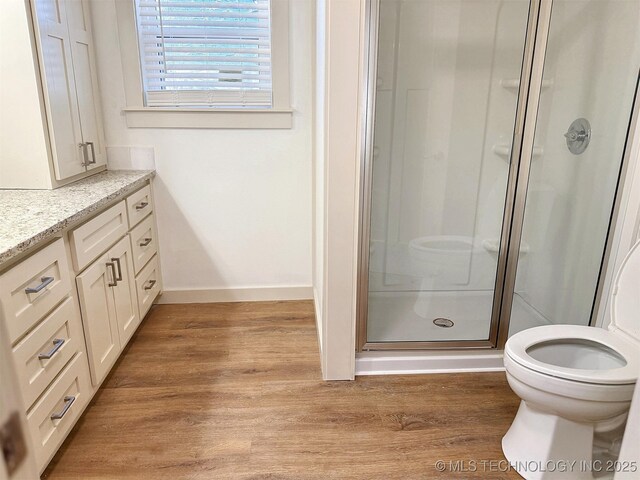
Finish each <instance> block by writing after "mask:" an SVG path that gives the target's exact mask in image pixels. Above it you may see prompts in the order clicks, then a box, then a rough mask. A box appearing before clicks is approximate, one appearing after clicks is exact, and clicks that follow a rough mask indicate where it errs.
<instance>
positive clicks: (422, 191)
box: [358, 0, 640, 350]
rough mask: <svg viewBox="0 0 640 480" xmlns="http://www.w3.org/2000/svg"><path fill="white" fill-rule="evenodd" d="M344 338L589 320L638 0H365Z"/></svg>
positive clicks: (612, 195)
mask: <svg viewBox="0 0 640 480" xmlns="http://www.w3.org/2000/svg"><path fill="white" fill-rule="evenodd" d="M368 29H369V50H370V55H369V60H368V76H367V78H368V86H367V96H366V101H367V109H366V112H367V118H366V122H365V123H366V125H367V131H366V134H365V136H364V137H365V141H366V145H365V148H364V150H365V157H366V158H365V161H364V162H363V165H364V167H363V172H362V179H363V182H362V183H363V191H362V199H361V200H362V205H363V210H362V225H361V252H360V281H359V290H360V292H359V299H358V317H359V320H358V337H359V338H358V346H359V349H361V350H376V349H402V348H418V349H422V348H460V347H475V348H483V347H484V348H495V347H497V348H502V346H503V345H504V342H506V339H507V338H508V336H509V335H511V334H513V333H515V332H518V331H520V330H523V329H526V328H530V327H534V326H538V325H545V324H580V325H589V324H590V323H593V320H594V316H595V307H596V305H597V299H598V298H599V290H600V288H601V283H602V279H601V277H602V275H601V272H602V269H603V263H604V262H605V259H606V251H607V245H608V237H609V231H610V225H611V219H612V218H613V212H614V210H615V207H616V197H617V191H618V185H619V182H620V178H621V176H622V174H623V172H624V167H625V147H626V140H627V136H628V131H629V127H630V124H631V123H632V120H633V121H635V119H634V118H633V112H634V101H635V94H636V89H637V83H638V73H639V70H640V2H638V1H637V0H553V1H551V0H531V1H526V0H371V3H370V12H369V24H368Z"/></svg>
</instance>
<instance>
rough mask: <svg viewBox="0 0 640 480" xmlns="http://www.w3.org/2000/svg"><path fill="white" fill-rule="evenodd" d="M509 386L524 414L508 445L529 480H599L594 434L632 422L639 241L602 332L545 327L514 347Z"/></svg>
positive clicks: (639, 309)
mask: <svg viewBox="0 0 640 480" xmlns="http://www.w3.org/2000/svg"><path fill="white" fill-rule="evenodd" d="M504 365H505V368H506V372H507V380H508V381H509V385H510V386H511V388H512V390H513V391H514V392H515V393H516V394H518V396H520V398H521V399H522V401H521V402H520V408H519V410H518V413H517V415H516V418H515V419H514V421H513V424H512V425H511V428H509V431H508V432H507V434H506V435H505V436H504V438H503V439H502V450H503V452H504V454H505V456H506V458H507V460H509V462H510V463H511V465H512V466H513V468H514V469H515V470H516V471H518V473H520V475H522V476H523V477H524V478H526V479H528V480H533V479H552V478H562V479H582V478H589V479H591V478H593V476H592V471H593V472H597V470H598V469H602V468H604V465H600V464H597V463H596V464H593V460H592V449H593V437H594V433H596V432H597V433H601V432H607V431H611V430H613V429H615V428H618V427H620V426H621V424H622V423H623V422H624V421H625V420H626V416H627V412H628V410H629V405H630V403H631V398H632V396H633V390H634V387H635V384H636V381H637V379H638V374H639V371H640V242H638V243H637V244H636V245H635V246H634V247H633V248H632V249H631V251H630V252H629V254H628V255H627V257H626V258H625V259H624V261H623V263H622V266H621V267H620V270H619V272H618V275H617V277H616V279H615V283H614V287H613V294H612V298H611V324H610V325H609V328H608V329H607V330H605V329H603V328H594V327H585V326H576V325H546V326H542V327H536V328H531V329H529V330H523V331H522V332H519V333H517V334H515V335H513V336H512V337H511V338H509V340H508V341H507V344H506V346H505V351H504Z"/></svg>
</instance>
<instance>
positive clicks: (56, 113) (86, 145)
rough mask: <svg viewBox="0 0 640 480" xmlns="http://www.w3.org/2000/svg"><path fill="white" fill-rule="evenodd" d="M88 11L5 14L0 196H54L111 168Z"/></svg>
mask: <svg viewBox="0 0 640 480" xmlns="http://www.w3.org/2000/svg"><path fill="white" fill-rule="evenodd" d="M89 3H90V2H89V0H30V1H28V2H26V3H23V2H18V1H11V2H8V6H7V8H5V7H4V6H3V8H2V9H1V10H2V11H1V12H0V35H1V36H2V38H1V40H2V42H1V43H2V44H1V45H0V54H1V56H2V58H3V65H9V66H8V67H6V68H5V67H3V69H2V70H1V71H0V97H1V98H2V101H3V112H2V117H1V118H0V188H44V189H47V188H56V187H59V186H61V185H64V184H65V183H69V182H70V181H74V180H78V179H80V178H82V177H84V176H87V175H89V174H91V173H93V171H98V170H103V169H104V168H105V166H106V154H105V145H104V133H103V129H102V111H101V105H100V95H99V88H98V74H97V71H96V64H95V55H94V50H93V37H92V32H91V20H90V10H89V9H90V5H89ZM7 42H8V43H7ZM4 59H7V60H8V62H7V61H5V60H4ZM15 97H19V98H20V100H19V101H18V99H17V98H15ZM34 106H37V108H33V107H34Z"/></svg>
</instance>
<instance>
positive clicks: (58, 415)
mask: <svg viewBox="0 0 640 480" xmlns="http://www.w3.org/2000/svg"><path fill="white" fill-rule="evenodd" d="M75 401H76V397H74V396H72V395H69V396H68V397H64V407H62V410H60V412H58V413H54V414H52V415H51V420H60V419H61V418H62V417H64V416H65V415H66V413H67V411H68V410H69V409H70V408H71V405H73V402H75Z"/></svg>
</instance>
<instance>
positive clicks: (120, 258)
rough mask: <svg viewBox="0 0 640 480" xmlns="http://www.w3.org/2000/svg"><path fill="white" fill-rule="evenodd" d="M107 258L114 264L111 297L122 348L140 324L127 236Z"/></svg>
mask: <svg viewBox="0 0 640 480" xmlns="http://www.w3.org/2000/svg"><path fill="white" fill-rule="evenodd" d="M109 258H110V260H111V261H112V262H113V263H115V264H116V272H117V285H116V286H115V287H113V296H114V301H115V310H116V318H117V321H118V333H119V335H120V344H121V345H122V347H123V348H124V346H125V345H126V344H127V342H128V341H129V339H130V338H131V335H133V332H135V330H136V328H138V325H139V324H140V316H139V315H138V300H137V297H136V282H135V276H134V271H133V259H132V255H131V245H130V243H129V236H128V235H127V236H126V237H124V238H123V239H122V240H120V241H119V242H118V243H117V244H116V245H115V246H114V247H113V248H112V249H111V250H110V251H109Z"/></svg>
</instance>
